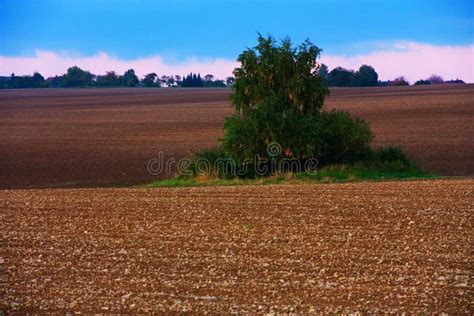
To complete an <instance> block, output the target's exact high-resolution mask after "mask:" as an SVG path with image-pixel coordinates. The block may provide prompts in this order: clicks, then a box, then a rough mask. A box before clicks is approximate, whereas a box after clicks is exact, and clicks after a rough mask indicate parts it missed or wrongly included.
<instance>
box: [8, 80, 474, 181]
mask: <svg viewBox="0 0 474 316" xmlns="http://www.w3.org/2000/svg"><path fill="white" fill-rule="evenodd" d="M228 99H229V90H226V89H75V90H70V89H57V90H56V89H48V90H4V91H0V188H26V187H31V188H40V187H71V186H72V187H99V186H116V185H129V184H140V183H146V182H149V181H152V180H153V179H155V178H156V177H155V176H153V175H151V174H149V172H148V171H147V168H146V165H147V162H148V161H149V160H150V159H151V158H153V157H157V156H158V153H159V152H160V151H161V152H163V153H164V155H165V157H164V158H165V159H167V158H181V157H184V156H187V155H189V153H190V152H191V151H193V150H197V149H200V148H206V147H212V146H215V145H217V144H218V142H217V141H218V139H219V137H220V136H222V123H223V117H225V116H227V115H229V114H231V113H232V112H233V110H232V108H231V106H230V102H229V100H228ZM473 100H474V85H437V86H427V87H426V86H425V87H402V88H397V87H387V88H349V89H333V91H332V94H331V96H330V97H329V98H328V101H327V107H328V108H334V107H337V108H342V109H347V110H349V111H351V112H353V113H355V114H357V115H360V116H362V117H363V118H364V119H366V120H367V121H368V122H369V123H370V124H371V125H372V127H373V130H374V131H375V134H376V141H375V143H376V145H389V144H401V145H402V146H403V147H404V148H405V149H406V150H407V151H408V152H409V153H410V154H412V155H413V156H414V157H415V158H416V159H417V160H418V161H419V162H420V164H421V165H422V167H424V168H425V169H427V170H429V171H433V172H436V173H440V174H443V175H474V145H473V144H474V143H473V141H472V139H473V136H472V135H474V104H473V102H474V101H473ZM164 176H166V175H165V174H163V175H162V177H164Z"/></svg>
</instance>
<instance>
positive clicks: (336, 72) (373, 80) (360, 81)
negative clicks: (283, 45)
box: [319, 64, 464, 87]
mask: <svg viewBox="0 0 474 316" xmlns="http://www.w3.org/2000/svg"><path fill="white" fill-rule="evenodd" d="M319 73H320V76H321V77H322V78H323V79H324V80H325V81H326V83H327V85H328V86H330V87H375V86H409V85H410V83H409V82H408V80H406V79H405V77H403V76H400V77H397V78H395V79H393V80H388V81H380V80H379V75H378V74H377V72H376V71H375V69H374V68H373V67H372V66H369V65H362V66H361V67H360V68H359V70H357V71H354V70H351V69H345V68H342V67H337V68H334V69H333V70H331V71H328V67H327V66H326V65H324V64H322V65H321V67H320V69H319ZM439 83H464V81H462V80H459V79H456V80H449V81H444V80H443V78H442V77H441V76H437V75H432V76H431V77H429V78H427V79H424V80H418V81H416V82H415V83H414V85H423V84H439Z"/></svg>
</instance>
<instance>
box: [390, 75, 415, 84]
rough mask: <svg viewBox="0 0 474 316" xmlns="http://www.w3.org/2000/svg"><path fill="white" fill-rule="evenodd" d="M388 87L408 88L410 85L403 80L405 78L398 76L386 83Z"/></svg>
mask: <svg viewBox="0 0 474 316" xmlns="http://www.w3.org/2000/svg"><path fill="white" fill-rule="evenodd" d="M388 85H389V86H409V85H410V83H409V82H408V81H407V80H406V79H405V77H403V76H400V77H397V78H395V79H393V80H391V81H389V82H388Z"/></svg>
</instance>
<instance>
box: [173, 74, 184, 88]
mask: <svg viewBox="0 0 474 316" xmlns="http://www.w3.org/2000/svg"><path fill="white" fill-rule="evenodd" d="M174 78H175V80H176V85H177V86H178V87H181V86H182V80H181V76H180V75H176V76H174Z"/></svg>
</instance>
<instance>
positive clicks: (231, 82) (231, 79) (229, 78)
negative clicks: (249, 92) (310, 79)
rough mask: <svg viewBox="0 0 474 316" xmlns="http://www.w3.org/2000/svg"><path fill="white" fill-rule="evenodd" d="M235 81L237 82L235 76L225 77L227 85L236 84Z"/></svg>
mask: <svg viewBox="0 0 474 316" xmlns="http://www.w3.org/2000/svg"><path fill="white" fill-rule="evenodd" d="M234 82H235V78H234V77H227V78H226V79H225V85H226V86H227V87H232V85H233V84H234Z"/></svg>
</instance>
